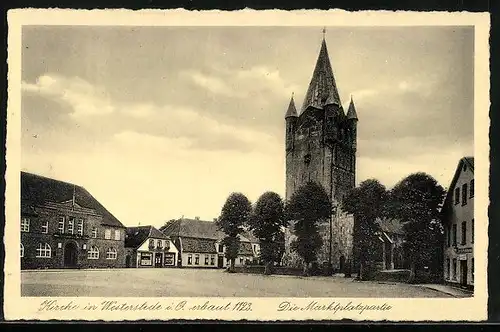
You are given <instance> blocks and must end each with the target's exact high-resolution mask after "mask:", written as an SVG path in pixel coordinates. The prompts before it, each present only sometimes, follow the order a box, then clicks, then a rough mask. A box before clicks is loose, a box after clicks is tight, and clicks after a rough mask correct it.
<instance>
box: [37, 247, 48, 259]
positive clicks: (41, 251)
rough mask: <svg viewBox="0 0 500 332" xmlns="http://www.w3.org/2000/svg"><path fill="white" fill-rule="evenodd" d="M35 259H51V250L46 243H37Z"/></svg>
mask: <svg viewBox="0 0 500 332" xmlns="http://www.w3.org/2000/svg"><path fill="white" fill-rule="evenodd" d="M36 257H37V258H50V257H51V249H50V246H49V244H48V243H39V244H38V247H37V248H36Z"/></svg>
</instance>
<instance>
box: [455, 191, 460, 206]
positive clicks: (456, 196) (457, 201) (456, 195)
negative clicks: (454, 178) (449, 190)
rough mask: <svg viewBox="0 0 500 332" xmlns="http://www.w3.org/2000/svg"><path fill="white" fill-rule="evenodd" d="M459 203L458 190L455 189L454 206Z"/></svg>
mask: <svg viewBox="0 0 500 332" xmlns="http://www.w3.org/2000/svg"><path fill="white" fill-rule="evenodd" d="M458 203H460V188H455V204H458Z"/></svg>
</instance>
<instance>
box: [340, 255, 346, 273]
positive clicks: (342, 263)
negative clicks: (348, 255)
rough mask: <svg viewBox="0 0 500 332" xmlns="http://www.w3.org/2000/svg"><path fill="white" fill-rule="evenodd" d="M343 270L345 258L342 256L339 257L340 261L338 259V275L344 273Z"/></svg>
mask: <svg viewBox="0 0 500 332" xmlns="http://www.w3.org/2000/svg"><path fill="white" fill-rule="evenodd" d="M344 269H345V257H344V256H340V259H339V272H340V273H344V272H345V271H344Z"/></svg>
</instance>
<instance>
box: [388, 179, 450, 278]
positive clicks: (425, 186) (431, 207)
mask: <svg viewBox="0 0 500 332" xmlns="http://www.w3.org/2000/svg"><path fill="white" fill-rule="evenodd" d="M445 194H446V193H445V190H444V189H443V187H442V186H441V185H439V184H438V182H437V181H436V180H435V179H434V178H433V177H432V176H430V175H428V174H426V173H422V172H419V173H414V174H411V175H409V176H407V177H406V178H404V179H403V180H401V181H400V182H399V183H398V184H397V185H396V186H395V187H394V188H393V189H392V190H391V192H390V201H389V205H388V213H390V214H391V215H392V217H393V218H395V219H399V220H400V221H401V222H403V223H404V225H403V230H404V231H405V237H406V242H405V246H404V249H405V255H406V256H407V258H408V259H409V260H410V269H411V273H410V282H413V281H415V280H416V277H417V273H418V272H419V271H420V270H421V269H422V268H423V267H424V266H428V267H429V266H440V264H439V263H440V258H439V257H438V256H440V255H437V254H436V253H437V252H439V251H440V250H441V246H442V241H443V230H442V222H441V214H440V208H441V205H442V202H443V199H444V196H445Z"/></svg>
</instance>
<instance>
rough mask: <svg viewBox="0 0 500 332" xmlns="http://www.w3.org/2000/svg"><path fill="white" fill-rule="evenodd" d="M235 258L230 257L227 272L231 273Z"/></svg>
mask: <svg viewBox="0 0 500 332" xmlns="http://www.w3.org/2000/svg"><path fill="white" fill-rule="evenodd" d="M235 261H236V258H231V261H230V264H229V272H231V273H233V272H234V264H235Z"/></svg>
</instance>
